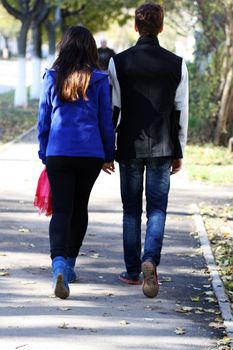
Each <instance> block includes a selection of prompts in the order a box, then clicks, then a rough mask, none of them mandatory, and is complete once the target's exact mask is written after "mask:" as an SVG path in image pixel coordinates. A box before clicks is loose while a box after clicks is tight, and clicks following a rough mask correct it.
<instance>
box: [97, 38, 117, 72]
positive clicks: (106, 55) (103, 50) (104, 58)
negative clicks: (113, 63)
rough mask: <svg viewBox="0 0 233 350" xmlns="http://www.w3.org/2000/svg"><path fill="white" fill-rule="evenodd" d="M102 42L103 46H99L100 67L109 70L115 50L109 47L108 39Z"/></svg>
mask: <svg viewBox="0 0 233 350" xmlns="http://www.w3.org/2000/svg"><path fill="white" fill-rule="evenodd" d="M100 44H101V47H99V48H98V54H99V65H100V69H102V70H107V69H108V63H109V60H110V58H111V57H113V56H114V55H115V52H114V51H113V50H112V49H109V48H108V47H107V41H106V40H101V43H100Z"/></svg>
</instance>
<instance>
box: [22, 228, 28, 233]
mask: <svg viewBox="0 0 233 350" xmlns="http://www.w3.org/2000/svg"><path fill="white" fill-rule="evenodd" d="M19 232H21V233H28V232H31V230H29V228H20V229H19Z"/></svg>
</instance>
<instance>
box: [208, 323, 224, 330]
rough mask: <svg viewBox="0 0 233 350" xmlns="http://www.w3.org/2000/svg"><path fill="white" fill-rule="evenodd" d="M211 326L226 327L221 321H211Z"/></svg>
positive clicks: (216, 327) (215, 327)
mask: <svg viewBox="0 0 233 350" xmlns="http://www.w3.org/2000/svg"><path fill="white" fill-rule="evenodd" d="M209 326H210V327H211V328H214V329H221V328H225V326H224V324H223V323H219V322H211V323H209Z"/></svg>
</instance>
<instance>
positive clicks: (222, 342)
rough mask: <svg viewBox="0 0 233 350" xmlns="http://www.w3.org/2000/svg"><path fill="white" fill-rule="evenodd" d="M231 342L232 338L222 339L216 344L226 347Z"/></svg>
mask: <svg viewBox="0 0 233 350" xmlns="http://www.w3.org/2000/svg"><path fill="white" fill-rule="evenodd" d="M231 341H232V338H230V337H224V338H223V339H220V340H218V341H217V344H218V345H228V344H230V343H231Z"/></svg>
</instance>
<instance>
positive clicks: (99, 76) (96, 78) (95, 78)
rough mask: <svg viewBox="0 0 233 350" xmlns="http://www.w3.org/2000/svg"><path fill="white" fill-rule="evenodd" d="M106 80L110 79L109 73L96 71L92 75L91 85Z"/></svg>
mask: <svg viewBox="0 0 233 350" xmlns="http://www.w3.org/2000/svg"><path fill="white" fill-rule="evenodd" d="M104 79H108V73H106V72H103V71H102V70H100V69H94V70H93V71H92V74H91V81H90V84H91V85H92V84H95V83H98V82H100V81H102V80H104Z"/></svg>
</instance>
